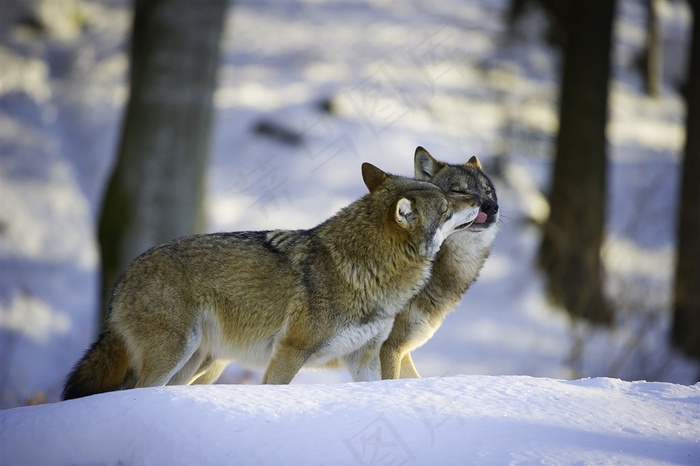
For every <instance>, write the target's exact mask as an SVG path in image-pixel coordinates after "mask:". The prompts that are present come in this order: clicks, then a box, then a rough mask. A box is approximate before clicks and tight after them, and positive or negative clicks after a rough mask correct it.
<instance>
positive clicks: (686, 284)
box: [672, 1, 700, 358]
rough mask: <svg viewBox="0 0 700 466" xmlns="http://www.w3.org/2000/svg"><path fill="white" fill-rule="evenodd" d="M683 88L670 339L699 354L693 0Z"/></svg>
mask: <svg viewBox="0 0 700 466" xmlns="http://www.w3.org/2000/svg"><path fill="white" fill-rule="evenodd" d="M690 3H691V5H692V7H693V19H694V21H693V32H692V42H691V46H690V60H689V68H688V70H689V71H688V76H687V78H686V82H687V83H688V85H687V89H686V111H687V113H686V132H685V134H686V136H685V137H686V140H685V151H684V154H683V174H682V179H681V189H680V207H679V214H678V234H677V235H678V236H677V237H678V260H677V262H676V282H675V289H674V312H673V329H672V341H673V343H675V344H676V345H677V346H679V347H680V348H682V349H683V350H684V351H685V352H686V353H687V354H688V355H691V356H695V357H696V358H700V183H698V180H697V178H698V175H700V85H699V84H698V82H700V25H699V24H698V11H699V7H698V4H697V1H691V2H690Z"/></svg>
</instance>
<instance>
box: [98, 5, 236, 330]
mask: <svg viewBox="0 0 700 466" xmlns="http://www.w3.org/2000/svg"><path fill="white" fill-rule="evenodd" d="M226 5H227V0H198V1H192V0H136V3H135V14H134V24H133V33H132V43H131V95H130V97H129V103H128V105H127V110H126V118H125V120H124V125H123V129H122V137H121V145H120V148H119V154H118V160H117V163H116V167H115V169H114V172H113V174H112V177H111V180H110V182H109V185H108V189H107V192H106V195H105V199H104V202H103V205H102V212H101V218H100V224H99V240H100V246H101V248H102V297H103V308H102V318H103V320H104V318H105V317H106V314H107V312H108V309H107V301H108V297H109V294H110V292H111V289H112V287H113V286H114V284H115V282H116V281H117V279H118V278H119V276H120V275H121V274H122V273H123V272H124V270H126V267H127V266H128V265H129V263H130V262H131V261H132V260H133V259H134V258H135V257H137V256H138V255H139V254H141V253H142V252H144V251H145V250H147V249H148V248H150V247H152V246H153V245H155V244H158V243H160V242H163V241H166V240H169V239H172V238H175V237H178V236H183V235H186V234H190V233H193V232H195V231H196V230H198V229H201V228H202V226H203V213H202V197H203V192H204V170H205V167H206V161H207V157H208V152H209V141H210V129H211V121H212V112H213V106H212V96H213V92H214V89H215V85H216V73H217V70H218V65H219V55H220V53H219V52H220V50H219V49H220V41H221V35H222V31H223V25H224V16H225V12H226Z"/></svg>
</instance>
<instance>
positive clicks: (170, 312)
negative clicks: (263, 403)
mask: <svg viewBox="0 0 700 466" xmlns="http://www.w3.org/2000/svg"><path fill="white" fill-rule="evenodd" d="M362 173H363V179H364V181H365V184H366V185H367V187H368V188H369V191H370V192H369V194H366V195H365V196H364V197H362V198H361V199H359V200H357V201H355V202H354V203H352V204H350V205H349V206H347V207H345V208H343V209H342V210H340V211H339V212H338V213H337V214H336V215H335V216H333V217H331V218H330V219H329V220H327V221H325V222H323V223H322V224H320V225H318V226H317V227H315V228H312V229H310V230H294V231H289V230H275V231H258V232H232V233H216V234H208V235H192V236H187V237H184V238H180V239H176V240H174V241H170V242H167V243H164V244H161V245H159V246H156V247H154V248H152V249H150V250H149V251H147V252H145V253H144V254H143V255H141V256H140V257H139V258H137V259H136V260H135V261H134V262H133V263H132V264H131V266H130V267H129V269H128V270H127V271H126V273H125V274H124V275H123V276H122V278H121V279H120V281H119V282H118V284H117V285H116V287H115V290H114V293H113V296H112V300H111V313H110V316H109V319H108V321H107V324H106V328H105V330H104V332H103V333H102V335H101V336H100V338H99V339H98V341H97V342H96V343H94V344H93V345H92V347H91V348H90V349H89V350H88V351H87V353H86V354H85V356H84V357H83V358H82V359H81V360H80V361H79V362H78V364H77V365H76V367H75V368H74V369H73V371H72V372H71V373H70V375H69V376H68V379H67V381H66V384H65V388H64V391H63V398H64V399H70V398H77V397H81V396H86V395H91V394H94V393H100V392H105V391H111V390H117V389H121V388H131V387H148V386H158V385H166V384H172V385H175V384H191V383H196V384H206V383H212V382H214V381H215V380H216V379H217V378H218V377H219V375H220V374H221V372H222V371H223V369H224V368H225V366H226V365H227V364H228V363H229V362H230V361H236V362H238V363H241V364H244V365H248V366H252V367H259V368H264V369H265V373H264V376H263V383H274V384H285V383H289V382H290V381H291V380H292V378H293V377H294V376H295V374H296V373H297V372H298V371H299V369H300V368H302V366H324V365H329V364H330V365H332V364H333V363H334V361H340V362H341V363H342V364H344V365H345V366H346V367H347V368H348V369H349V370H350V373H351V375H352V378H353V380H356V381H366V380H379V379H380V378H381V369H380V359H379V353H380V348H381V344H382V342H383V341H384V340H385V339H386V337H387V335H388V334H389V332H390V331H391V327H392V324H393V322H394V317H395V315H396V314H397V313H398V312H399V311H401V310H402V309H404V308H405V307H406V305H407V304H408V302H409V300H410V299H411V298H412V297H413V296H415V295H416V293H418V291H419V290H420V289H422V288H423V287H424V286H425V284H426V282H427V280H428V278H429V276H430V270H431V266H432V261H433V259H434V257H435V254H436V253H437V252H438V250H439V248H440V246H441V244H442V242H443V241H444V239H445V238H446V237H447V236H448V235H450V234H451V233H452V232H453V231H454V230H455V229H456V228H457V227H459V226H460V225H463V224H465V223H469V222H472V221H473V220H474V219H475V218H476V216H477V215H478V213H479V208H478V207H474V206H472V205H470V204H469V203H466V202H464V199H462V198H453V199H452V200H451V201H448V199H447V197H446V196H445V194H444V193H443V191H442V190H441V189H440V188H438V187H437V186H436V185H434V184H432V183H428V182H425V181H417V180H412V179H408V178H402V177H395V176H388V175H387V174H386V173H384V172H383V171H381V170H379V169H378V168H376V167H374V166H372V165H370V164H364V165H363V167H362Z"/></svg>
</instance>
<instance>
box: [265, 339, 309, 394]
mask: <svg viewBox="0 0 700 466" xmlns="http://www.w3.org/2000/svg"><path fill="white" fill-rule="evenodd" d="M309 356H310V353H309V351H307V350H301V349H299V348H297V347H295V346H294V345H291V344H289V343H283V342H280V343H279V344H278V345H277V347H276V348H275V352H274V354H273V355H272V359H270V363H269V364H268V365H267V370H266V371H265V375H264V376H263V379H262V383H264V384H275V385H282V384H288V383H289V382H291V381H292V379H293V378H294V376H295V375H297V372H299V370H300V369H301V368H302V366H303V365H304V363H305V362H306V360H307V359H308V358H309Z"/></svg>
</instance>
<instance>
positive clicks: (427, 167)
mask: <svg viewBox="0 0 700 466" xmlns="http://www.w3.org/2000/svg"><path fill="white" fill-rule="evenodd" d="M414 165H415V177H416V179H418V180H423V181H429V182H431V183H433V184H435V185H437V186H438V187H439V188H440V189H442V190H443V192H444V193H445V194H446V195H447V198H448V200H449V202H450V204H452V205H455V206H470V207H475V208H478V211H477V215H476V216H475V217H474V219H473V221H471V222H470V223H468V224H464V225H460V226H458V228H457V230H459V231H468V232H471V233H480V232H484V231H486V230H488V229H490V228H491V227H493V226H495V225H496V224H497V222H498V218H499V212H498V198H497V197H496V189H495V188H494V186H493V183H492V182H491V180H490V179H489V177H488V176H486V175H485V174H484V172H483V170H482V167H481V163H480V162H479V159H478V158H477V157H476V156H474V157H472V158H470V159H469V160H468V161H467V163H465V164H462V165H460V164H449V163H445V162H439V161H437V160H435V159H434V158H433V156H432V155H430V153H428V151H427V150H425V149H424V148H422V147H420V146H419V147H418V148H417V149H416V153H415V156H414ZM457 208H459V207H457Z"/></svg>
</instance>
